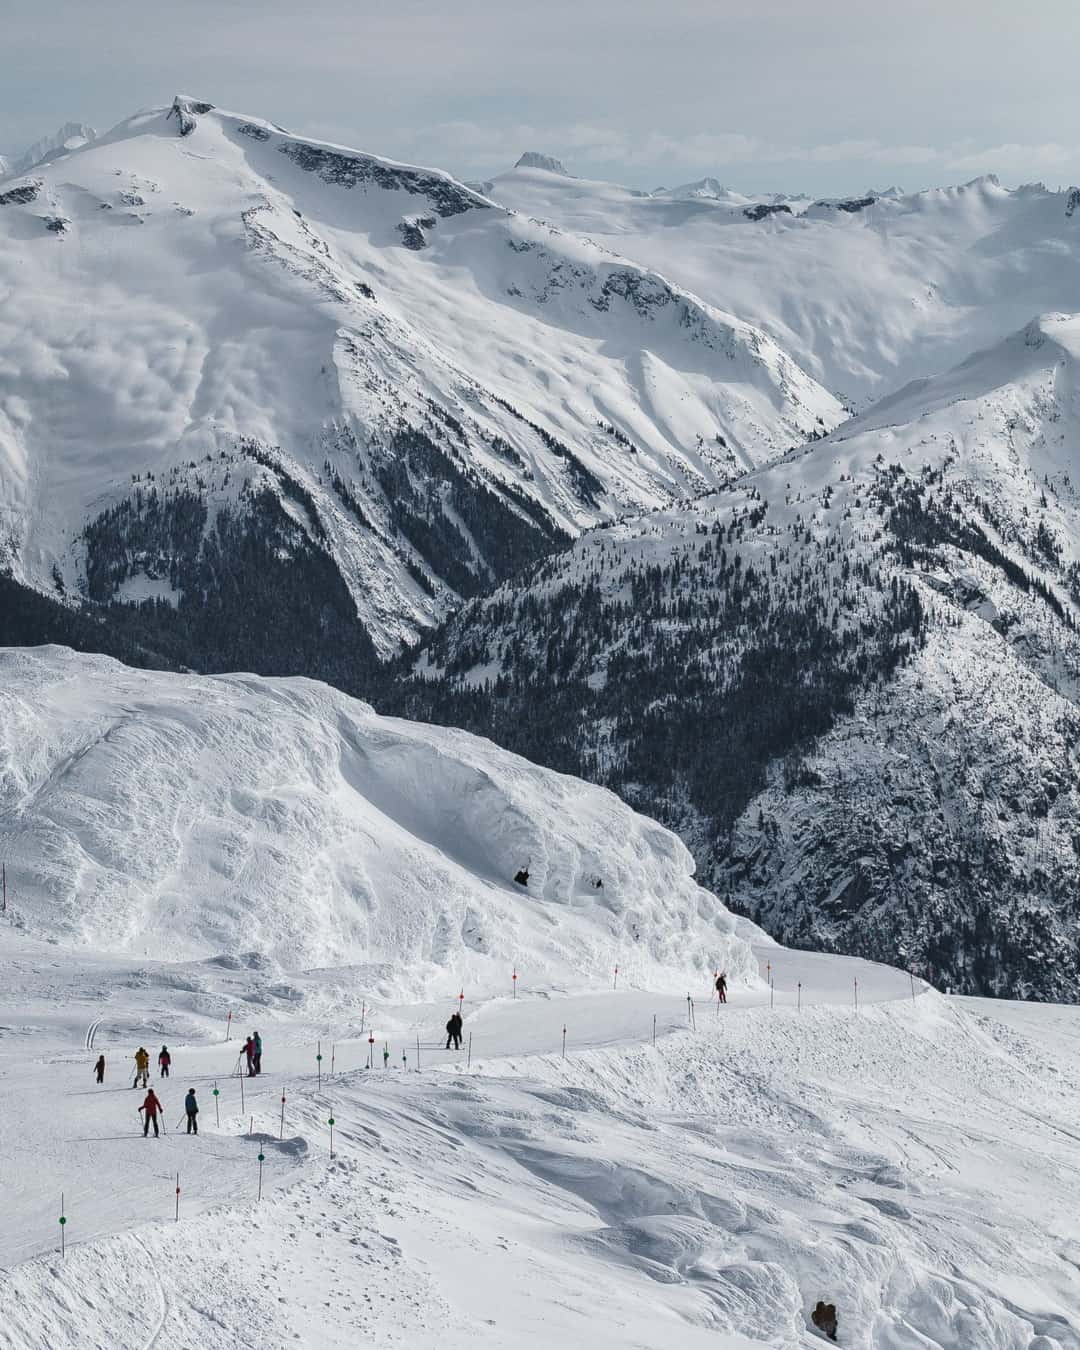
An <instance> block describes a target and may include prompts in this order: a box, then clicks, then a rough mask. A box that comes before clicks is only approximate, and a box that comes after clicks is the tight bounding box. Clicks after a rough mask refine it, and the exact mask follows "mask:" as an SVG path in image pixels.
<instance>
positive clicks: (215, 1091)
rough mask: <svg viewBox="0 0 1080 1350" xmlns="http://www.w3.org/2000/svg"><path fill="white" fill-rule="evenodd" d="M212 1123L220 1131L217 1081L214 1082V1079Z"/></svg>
mask: <svg viewBox="0 0 1080 1350" xmlns="http://www.w3.org/2000/svg"><path fill="white" fill-rule="evenodd" d="M214 1122H215V1124H216V1125H217V1127H218V1129H219V1130H220V1129H221V1106H220V1104H219V1103H218V1085H217V1080H216V1079H215V1081H214Z"/></svg>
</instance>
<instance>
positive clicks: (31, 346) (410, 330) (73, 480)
mask: <svg viewBox="0 0 1080 1350" xmlns="http://www.w3.org/2000/svg"><path fill="white" fill-rule="evenodd" d="M0 286H2V287H3V289H4V293H5V296H6V298H7V303H6V304H5V306H4V314H5V317H4V319H3V320H0V522H2V537H3V544H2V547H3V549H4V557H3V564H4V566H5V567H7V568H9V569H13V570H14V572H15V574H16V575H17V576H19V577H22V578H26V579H28V580H29V581H30V582H32V583H33V584H34V585H36V586H38V587H42V588H46V589H49V590H50V591H52V590H53V589H54V588H57V589H59V588H62V590H63V593H65V594H68V595H74V594H78V593H80V591H81V592H83V593H85V594H88V595H89V597H90V598H91V599H92V600H94V601H95V602H97V603H106V602H109V601H111V600H115V599H121V600H126V599H145V598H148V597H157V598H161V599H165V600H168V601H170V602H172V603H176V602H177V601H179V600H181V599H182V598H183V597H184V596H185V595H186V596H187V597H188V598H189V599H190V597H191V596H192V595H193V594H194V593H195V592H196V591H198V590H200V589H203V588H204V587H209V588H210V589H213V586H214V584H215V583H214V582H213V581H207V580H206V577H207V575H209V574H212V573H214V571H215V569H214V567H213V565H212V562H210V561H208V560H207V558H206V556H205V554H204V552H203V551H202V549H203V545H204V543H205V541H206V539H207V537H208V535H210V534H212V533H213V529H214V525H215V521H217V520H220V519H221V516H222V512H230V513H232V515H231V516H230V517H229V519H230V520H231V519H232V518H233V517H236V516H239V518H240V520H241V522H245V521H247V522H249V523H250V531H251V532H255V531H256V530H262V532H263V533H264V534H265V533H266V532H267V531H268V530H269V529H271V528H274V529H278V530H279V531H281V530H283V529H284V530H288V531H292V533H293V535H294V540H293V542H292V543H290V544H287V545H286V548H292V549H293V550H294V551H296V550H299V549H300V548H301V547H303V546H308V547H310V548H312V549H314V550H316V551H317V552H319V553H320V554H325V555H326V556H327V557H329V558H330V560H331V561H332V563H333V566H334V567H335V568H336V569H337V570H338V571H339V572H340V574H341V576H342V577H343V578H344V580H345V583H346V585H347V586H348V589H349V593H350V594H351V596H352V600H353V602H354V603H355V605H356V607H357V609H358V611H359V615H360V619H361V621H362V623H363V624H364V626H365V627H366V629H367V630H368V632H369V633H370V634H371V635H372V637H373V639H374V641H375V642H376V645H377V646H378V648H379V650H380V651H381V652H383V653H384V654H385V653H388V652H390V651H392V650H393V649H394V647H395V645H396V644H397V643H398V642H400V641H402V640H405V639H408V638H410V637H412V636H415V634H416V633H417V631H418V630H419V629H421V628H423V627H425V626H428V625H430V624H431V623H432V622H433V621H434V620H435V619H437V618H438V617H441V615H442V614H443V613H445V611H446V609H447V608H448V607H449V606H451V605H453V604H454V603H456V600H457V598H458V596H460V595H462V594H473V593H475V592H477V591H479V590H480V589H482V588H483V587H485V586H486V585H489V584H491V583H492V582H493V581H495V580H498V579H500V578H501V577H502V576H504V575H506V574H507V573H508V572H511V571H513V570H515V568H516V567H518V566H520V565H522V563H523V562H525V561H528V560H530V559H531V558H534V557H536V556H537V555H538V554H539V553H541V552H543V551H545V550H546V549H548V548H550V547H551V546H552V545H553V544H556V543H560V542H562V541H564V540H565V538H566V537H567V536H568V535H573V534H575V533H577V532H578V531H579V530H580V529H581V528H583V527H585V526H587V525H590V524H592V523H594V522H596V521H598V520H603V519H608V518H611V517H612V516H613V515H616V514H619V513H621V512H623V511H625V510H626V509H629V508H633V509H641V508H648V507H653V506H657V505H662V504H664V503H665V502H669V501H671V500H673V499H674V498H676V497H678V496H681V495H683V494H685V493H687V492H691V491H698V490H701V489H702V488H706V487H708V486H710V485H715V484H716V483H718V482H723V481H727V480H728V479H729V478H730V477H731V476H732V474H733V473H735V472H737V471H741V470H742V469H744V468H746V467H748V466H752V465H756V464H759V463H761V462H762V461H764V460H767V459H769V458H771V457H774V456H775V455H776V454H778V453H781V452H784V451H786V450H787V449H789V448H790V447H791V446H792V445H794V444H798V443H801V441H802V440H803V439H804V438H805V437H806V436H807V435H810V434H815V433H817V434H820V432H821V431H822V430H824V429H826V428H831V427H833V426H835V425H836V423H837V422H838V421H839V420H840V417H841V415H842V414H841V409H840V407H839V405H838V403H837V402H836V400H835V399H833V397H832V396H831V395H830V394H828V393H826V392H825V391H824V390H823V389H822V388H821V387H820V386H819V385H817V384H816V383H815V382H814V381H813V380H811V379H809V378H808V377H807V376H806V375H805V374H804V373H803V372H802V371H801V370H800V369H799V368H798V367H797V366H796V365H795V364H794V363H793V362H792V361H791V360H790V359H789V358H788V357H787V356H786V355H785V354H784V353H783V352H782V351H781V350H780V349H779V348H778V347H777V346H776V345H775V344H774V343H773V342H772V341H771V340H770V339H768V338H766V337H765V336H764V335H762V334H760V333H759V332H757V331H756V330H755V329H753V328H751V327H749V326H748V325H746V324H744V323H742V322H741V321H740V320H738V319H735V318H733V317H731V316H730V315H727V314H725V313H721V312H720V311H718V310H716V309H714V308H712V307H710V306H708V305H705V304H703V303H702V302H701V301H699V300H697V299H696V298H695V297H694V296H693V295H691V294H689V293H687V292H684V291H682V290H680V289H678V288H677V287H673V286H671V285H670V284H669V283H668V282H667V281H666V280H665V279H664V278H663V277H662V276H661V275H659V274H657V273H655V272H652V271H648V270H645V269H642V268H641V267H639V266H638V265H636V264H634V263H631V262H627V261H625V260H623V259H622V258H621V257H619V256H617V255H615V254H613V253H611V252H609V251H607V250H605V249H603V248H600V247H599V246H597V245H596V244H594V243H591V242H588V241H585V240H582V239H579V238H577V237H575V236H572V235H567V234H564V233H562V232H560V231H559V230H557V229H554V228H553V227H551V226H548V225H543V224H540V223H537V222H534V221H531V220H529V219H527V218H525V217H521V216H516V215H513V214H510V213H507V212H506V211H505V210H504V209H503V208H501V207H498V206H496V205H494V204H493V203H491V202H490V201H488V200H487V199H485V198H483V197H481V196H478V195H477V194H476V193H475V192H472V191H471V190H469V189H467V188H465V187H464V186H462V185H461V184H459V183H457V182H455V181H454V180H453V179H451V178H449V177H447V176H446V175H445V174H442V173H439V172H437V171H434V170H427V169H416V168H412V167H409V166H403V165H398V164H393V163H391V162H389V161H385V160H381V159H377V158H375V157H373V156H370V155H365V154H360V153H359V152H355V151H349V150H344V149H341V148H340V147H332V146H326V145H322V144H319V143H316V142H312V141H309V140H306V139H304V138H301V137H297V136H293V135H290V134H287V133H285V132H283V131H282V130H280V129H279V128H277V127H276V126H274V125H273V124H271V123H269V122H265V121H261V120H259V119H255V118H247V117H243V116H239V115H234V114H230V113H223V112H220V111H218V110H215V109H212V108H211V107H210V106H209V105H208V104H203V103H199V102H197V101H195V100H192V99H178V100H177V101H176V103H175V104H174V105H173V107H172V108H171V109H168V108H166V109H161V110H159V111H155V112H150V113H143V114H140V115H138V116H136V117H134V118H131V119H129V120H128V121H127V122H125V123H122V124H121V125H120V126H119V127H117V128H115V129H114V130H113V131H112V132H110V133H108V134H107V135H105V136H103V137H101V138H99V139H98V140H96V141H94V142H93V143H91V144H87V145H86V146H85V147H84V148H83V149H81V150H77V151H75V152H74V153H69V154H65V155H64V156H63V157H62V158H60V159H58V160H46V162H44V163H43V164H41V165H39V166H38V167H37V168H35V169H34V170H33V172H32V173H31V174H29V175H28V176H26V177H24V178H15V179H9V180H7V181H6V182H5V186H4V191H3V192H2V193H0ZM136 480H137V483H138V487H133V483H134V482H135V481H136ZM177 510H180V511H182V512H183V513H184V514H185V519H187V520H189V521H190V520H191V519H194V518H195V517H200V518H201V520H202V524H201V525H199V526H196V527H195V528H190V526H189V527H188V528H187V529H184V528H181V527H180V526H178V525H177V524H176V523H175V521H173V520H171V519H168V517H169V513H170V511H173V512H174V514H175V512H176V511H177ZM271 516H273V520H271ZM88 527H89V532H87V529H88ZM223 537H224V536H223ZM237 547H238V546H237ZM227 566H229V567H230V568H231V569H232V570H233V571H236V570H237V568H238V566H239V564H238V562H237V561H236V560H235V559H227Z"/></svg>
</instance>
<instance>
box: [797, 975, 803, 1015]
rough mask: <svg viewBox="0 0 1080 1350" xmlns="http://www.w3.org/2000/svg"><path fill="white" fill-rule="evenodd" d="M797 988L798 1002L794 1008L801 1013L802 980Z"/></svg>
mask: <svg viewBox="0 0 1080 1350" xmlns="http://www.w3.org/2000/svg"><path fill="white" fill-rule="evenodd" d="M798 988H799V1001H798V1003H797V1004H796V1007H797V1008H798V1010H799V1011H800V1012H801V1011H802V980H800V981H799V985H798Z"/></svg>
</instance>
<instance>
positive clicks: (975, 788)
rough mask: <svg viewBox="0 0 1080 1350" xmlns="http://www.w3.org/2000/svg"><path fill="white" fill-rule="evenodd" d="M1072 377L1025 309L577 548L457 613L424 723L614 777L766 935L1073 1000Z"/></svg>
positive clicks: (1079, 963)
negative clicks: (783, 447) (948, 357)
mask: <svg viewBox="0 0 1080 1350" xmlns="http://www.w3.org/2000/svg"><path fill="white" fill-rule="evenodd" d="M1078 363H1080V320H1077V318H1075V317H1070V316H1062V315H1048V316H1044V317H1043V318H1042V319H1039V320H1035V321H1032V322H1031V323H1030V324H1028V325H1027V326H1026V327H1025V328H1024V329H1023V330H1021V331H1020V332H1018V333H1016V334H1014V335H1013V336H1012V337H1010V338H1008V339H1006V340H1005V341H1004V342H1002V343H1000V344H998V345H997V346H995V347H993V348H991V349H988V350H987V351H985V352H982V353H980V354H978V355H977V356H975V357H973V358H971V359H970V360H968V361H967V362H965V363H963V364H962V365H961V366H959V367H958V368H957V369H955V370H954V371H952V372H950V373H949V374H947V375H944V376H942V377H940V378H939V379H936V380H931V381H929V382H925V383H922V384H919V385H917V386H913V387H911V388H909V389H906V390H905V391H903V392H901V393H900V394H898V395H897V396H896V397H895V398H893V399H891V400H888V401H885V402H883V403H881V404H879V405H878V406H877V407H876V408H875V409H873V410H871V411H870V412H869V413H867V414H866V415H865V416H864V417H862V418H860V419H855V420H854V421H852V422H849V423H847V424H845V425H844V426H843V427H842V428H841V429H839V430H838V431H837V432H836V433H834V434H833V435H832V436H831V437H829V438H827V439H826V440H824V441H822V442H820V443H818V444H817V445H815V446H813V447H811V448H809V449H806V450H803V451H799V452H796V453H793V454H792V455H791V456H789V457H788V458H787V459H785V460H783V461H781V462H779V463H777V464H775V465H772V466H769V467H767V468H765V469H762V470H760V471H758V472H757V473H754V474H751V475H748V476H747V477H746V478H745V479H743V480H742V481H741V482H740V483H739V484H737V485H735V486H734V487H733V488H731V489H729V490H728V491H726V492H724V493H721V494H717V495H716V496H713V497H707V498H702V499H700V500H698V501H695V502H693V503H690V504H687V505H686V506H684V507H682V508H679V509H672V510H669V511H666V512H657V513H652V514H649V515H645V516H641V517H638V518H635V519H632V520H627V521H624V522H621V523H620V524H618V525H615V526H612V527H608V528H606V529H602V530H598V531H594V532H592V533H590V534H589V535H588V536H586V537H585V538H584V539H582V540H581V541H579V543H578V544H576V545H575V546H574V548H572V549H571V550H569V551H568V552H567V553H566V554H564V555H562V556H561V557H560V558H558V559H556V560H549V561H548V562H546V563H544V564H543V565H541V566H540V567H538V568H537V569H534V571H533V572H532V573H531V575H530V576H529V577H528V578H527V579H522V581H521V582H520V583H519V584H517V585H514V586H504V587H502V588H500V589H499V590H497V591H496V592H495V593H494V594H493V595H492V596H491V597H490V598H488V599H485V600H481V601H478V602H475V603H474V604H472V605H470V606H468V607H466V609H464V610H463V611H462V613H461V614H460V615H459V616H457V617H456V618H455V620H454V621H453V622H452V623H451V624H450V625H449V626H448V627H447V628H446V629H445V630H444V631H443V632H441V633H440V634H439V635H438V636H437V638H436V639H435V640H434V641H433V642H432V643H431V644H430V646H429V648H428V649H427V650H426V651H425V653H424V655H423V657H422V658H421V660H420V662H419V663H418V665H417V671H418V673H419V674H420V675H422V676H424V677H425V678H431V677H433V676H438V677H441V681H440V683H437V684H435V685H428V684H424V683H421V684H419V685H418V694H417V696H416V698H415V700H414V703H413V704H412V707H413V708H414V710H415V711H416V712H417V713H420V712H422V710H423V709H424V707H425V700H426V701H427V703H428V704H429V705H430V706H431V707H432V708H433V709H434V710H435V711H436V712H437V714H438V715H439V716H440V717H445V718H447V719H449V720H458V721H460V722H462V723H463V724H468V723H469V721H470V719H473V718H475V719H476V720H477V722H478V723H479V724H482V725H485V726H486V727H493V728H495V730H494V733H493V734H495V735H496V737H497V738H499V739H501V740H502V741H503V742H504V743H506V744H510V745H513V746H515V747H516V748H518V749H521V750H524V751H526V752H527V753H529V754H530V755H532V756H534V757H535V758H538V759H541V760H543V759H545V758H547V757H549V756H550V757H553V758H554V759H556V760H557V761H558V762H559V763H560V764H564V765H568V766H573V767H574V768H575V769H576V771H578V772H581V773H583V774H585V775H586V776H588V777H591V778H594V779H596V780H598V781H601V782H606V783H608V784H610V785H613V786H616V787H617V788H618V790H619V791H620V792H621V793H623V795H625V796H626V797H627V798H628V799H629V800H631V801H633V802H635V804H637V805H638V806H639V807H640V809H643V810H645V811H647V812H648V813H649V814H654V815H658V816H660V817H661V818H662V819H664V820H665V821H666V822H667V823H669V824H671V825H673V826H675V827H677V828H678V829H679V831H680V833H681V834H682V836H683V838H684V839H685V840H686V841H687V842H688V843H689V844H690V845H691V847H692V849H693V851H694V853H695V856H696V857H697V860H698V863H699V866H700V867H701V869H702V875H703V876H704V877H705V878H706V879H707V881H708V884H710V885H713V886H714V887H715V888H716V889H718V890H719V891H720V892H721V893H722V894H724V895H725V896H726V897H727V898H728V900H729V903H731V904H732V905H733V907H735V908H736V909H739V910H742V911H744V912H749V913H751V914H752V915H753V917H755V918H756V919H757V920H758V921H759V922H762V923H763V924H764V926H765V927H766V928H767V929H768V930H769V931H770V932H772V933H774V935H776V936H778V937H783V938H784V939H785V940H788V941H793V942H797V943H799V944H807V945H814V946H826V947H829V948H833V949H840V950H848V951H857V952H861V953H864V954H867V955H872V956H874V957H876V958H878V959H889V960H899V961H902V962H904V963H905V964H913V965H914V966H915V968H916V969H919V970H921V971H926V972H928V973H930V974H931V975H932V976H933V977H934V978H935V979H939V980H940V981H941V982H943V983H948V984H952V985H954V986H957V987H961V988H966V989H969V990H980V991H994V992H1008V991H1016V992H1022V993H1024V994H1026V995H1032V994H1041V995H1043V996H1050V997H1065V996H1067V994H1068V992H1069V991H1070V990H1072V989H1073V988H1074V985H1075V979H1076V976H1077V972H1078V971H1080V942H1078V938H1077V933H1078V929H1077V913H1078V911H1077V908H1076V899H1075V897H1076V894H1077V887H1078V885H1080V871H1078V862H1077V859H1078V853H1077V843H1076V841H1077V840H1078V839H1080V795H1078V793H1077V790H1076V755H1077V746H1078V745H1080V707H1078V704H1080V640H1078V636H1077V623H1078V620H1080V499H1078V497H1077V484H1078V483H1080V463H1078V462H1077V459H1076V447H1077V446H1078V445H1080V404H1078V402H1077V399H1076V389H1077V374H1078V369H1080V365H1078ZM496 677H498V680H499V682H498V683H497V684H494V685H492V684H491V683H490V682H491V681H492V680H494V679H496ZM447 681H449V683H450V685H451V687H455V686H456V687H457V688H458V689H459V691H460V692H459V696H458V697H457V698H456V699H455V698H454V697H450V696H448V695H447V694H446V692H445V685H446V682H447ZM485 681H486V682H488V684H487V686H486V689H485V688H482V687H481V686H482V682H485Z"/></svg>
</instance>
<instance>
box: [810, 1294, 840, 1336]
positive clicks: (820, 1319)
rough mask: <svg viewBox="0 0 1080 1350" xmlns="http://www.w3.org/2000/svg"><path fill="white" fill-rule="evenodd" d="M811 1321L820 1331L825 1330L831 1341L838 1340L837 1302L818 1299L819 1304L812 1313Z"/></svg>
mask: <svg viewBox="0 0 1080 1350" xmlns="http://www.w3.org/2000/svg"><path fill="white" fill-rule="evenodd" d="M810 1321H811V1322H813V1324H814V1326H816V1327H817V1329H818V1330H819V1331H823V1332H824V1333H825V1335H826V1336H828V1338H829V1340H830V1341H835V1340H836V1327H837V1318H836V1304H835V1303H825V1302H823V1301H822V1300H820V1299H819V1300H818V1305H817V1307H816V1308H815V1309H814V1311H813V1312H812V1313H811V1314H810Z"/></svg>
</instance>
